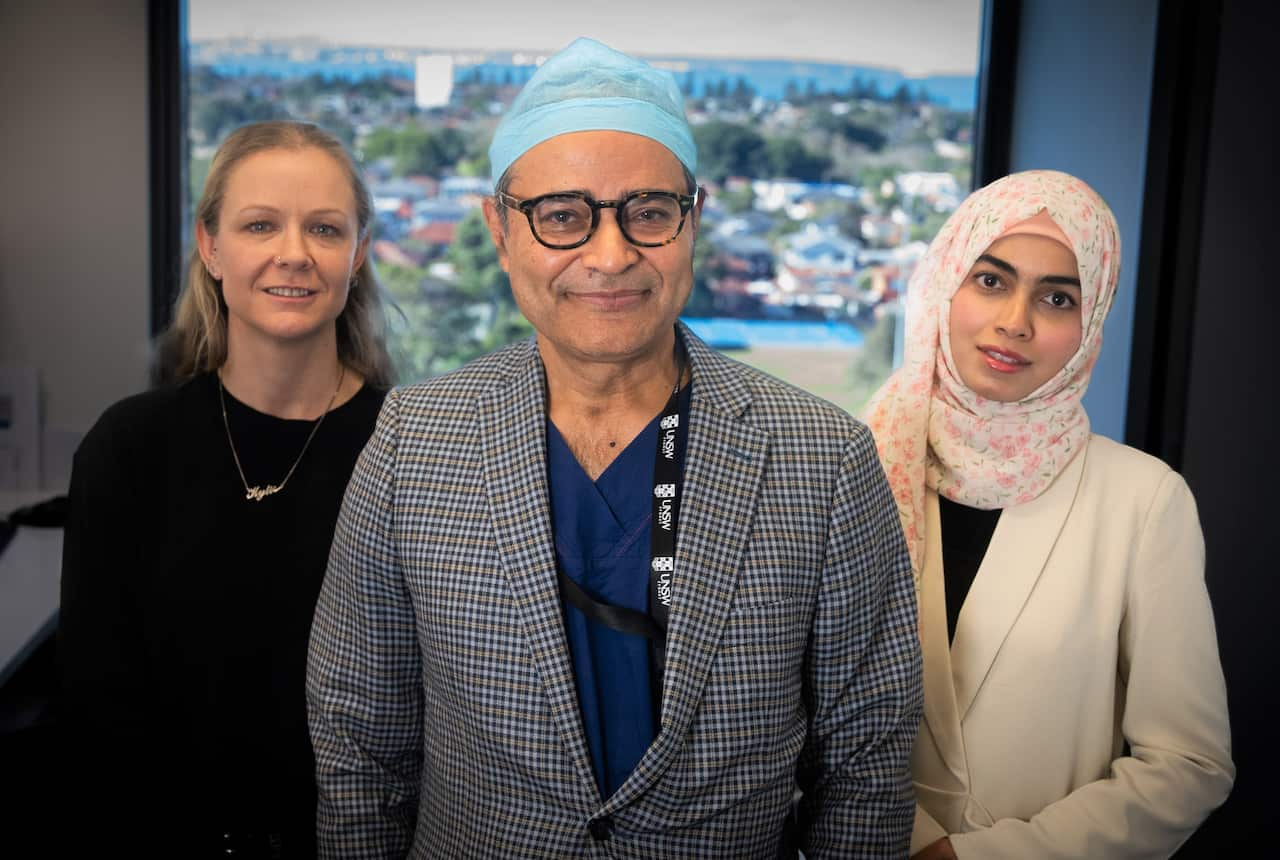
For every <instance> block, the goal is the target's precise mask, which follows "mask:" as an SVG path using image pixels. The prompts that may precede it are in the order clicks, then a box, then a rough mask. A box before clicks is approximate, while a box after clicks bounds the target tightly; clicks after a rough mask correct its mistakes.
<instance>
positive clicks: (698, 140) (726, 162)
mask: <svg viewBox="0 0 1280 860" xmlns="http://www.w3.org/2000/svg"><path fill="white" fill-rule="evenodd" d="M693 140H694V143H695V144H697V147H698V162H699V165H700V167H699V172H701V173H702V174H703V175H704V176H705V177H706V178H707V179H709V180H711V181H712V182H723V181H724V180H725V178H726V177H729V176H759V175H761V174H762V173H764V172H765V171H766V170H767V169H768V166H769V159H768V156H767V155H766V154H765V141H764V138H763V137H761V136H760V135H759V134H758V133H756V132H755V131H753V130H752V129H750V128H748V127H746V126H743V125H738V124H737V123H732V122H725V121H723V120H713V121H711V122H708V123H703V124H702V125H699V126H695V127H694V129H693Z"/></svg>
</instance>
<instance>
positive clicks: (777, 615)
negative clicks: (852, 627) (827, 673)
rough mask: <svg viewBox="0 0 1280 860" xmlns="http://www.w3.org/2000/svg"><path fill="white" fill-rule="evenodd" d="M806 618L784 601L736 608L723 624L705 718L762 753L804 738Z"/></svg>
mask: <svg viewBox="0 0 1280 860" xmlns="http://www.w3.org/2000/svg"><path fill="white" fill-rule="evenodd" d="M806 617H807V616H806V613H805V612H804V605H803V604H802V603H801V602H800V601H799V600H796V599H794V598H788V599H783V600H778V601H774V602H770V603H764V604H756V605H750V606H742V607H735V609H734V610H733V612H732V613H731V614H730V616H729V619H728V621H727V622H726V624H725V629H724V636H723V638H722V639H721V642H720V650H719V652H718V653H717V654H716V659H715V663H714V664H713V666H712V671H711V675H710V677H709V678H708V682H707V688H706V695H705V699H704V706H705V707H704V715H705V716H707V717H708V718H709V719H710V720H711V722H713V723H714V724H718V725H720V726H722V727H724V730H725V731H728V732H732V733H733V734H734V735H736V736H737V737H738V738H739V740H740V741H745V742H746V744H745V745H746V746H747V747H748V748H751V749H756V750H759V751H765V750H770V749H773V748H774V747H775V746H776V745H777V744H778V743H779V742H784V739H786V738H790V737H791V736H793V735H795V738H796V739H800V740H802V739H803V734H804V710H803V705H802V702H801V696H800V691H801V671H802V667H803V664H804V647H805V642H806V640H807V638H808V628H807V624H806ZM797 732H798V734H796V733H797ZM789 745H790V744H788V746H789Z"/></svg>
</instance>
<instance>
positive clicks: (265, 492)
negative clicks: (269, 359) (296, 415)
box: [218, 365, 347, 502]
mask: <svg viewBox="0 0 1280 860" xmlns="http://www.w3.org/2000/svg"><path fill="white" fill-rule="evenodd" d="M341 368H342V369H341V371H340V372H339V373H338V387H337V388H335V389H334V390H333V396H332V397H330V398H329V405H328V406H326V407H325V408H324V412H321V413H320V417H319V418H317V419H316V423H315V424H313V425H312V427H311V432H310V433H308V434H307V441H305V442H303V443H302V450H301V451H299V452H298V456H297V458H296V459H295V460H294V461H293V465H292V466H290V467H289V471H288V473H287V474H286V475H285V476H284V480H282V481H281V482H280V483H278V484H267V485H266V486H258V485H256V484H255V485H254V486H252V487H251V486H249V481H248V479H247V478H245V476H244V467H243V466H241V465H240V455H239V453H237V452H236V443H235V440H234V439H232V438H231V422H230V421H228V420H227V397H226V394H225V393H224V391H223V387H222V374H221V373H219V374H218V403H219V404H220V405H221V406H222V426H223V428H224V429H225V430H226V431H227V444H228V445H229V446H231V458H232V459H233V460H235V461H236V471H237V472H239V473H240V483H242V484H243V485H244V497H245V500H246V501H250V502H260V501H262V500H263V499H265V498H266V497H267V496H274V495H275V494H276V493H278V492H280V491H281V490H283V489H284V486H285V484H287V483H289V479H290V478H292V477H293V471H294V469H297V468H298V464H299V463H301V462H302V456H303V455H304V454H306V453H307V448H308V447H310V445H311V440H312V439H314V438H315V437H316V431H317V430H319V429H320V423H321V422H322V421H324V418H325V416H326V415H328V414H329V411H330V410H331V409H333V404H334V402H335V401H336V400H337V399H338V392H339V391H341V390H342V380H343V378H344V377H346V375H347V367H346V365H341Z"/></svg>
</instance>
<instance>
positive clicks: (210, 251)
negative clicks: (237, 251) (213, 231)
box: [196, 221, 222, 281]
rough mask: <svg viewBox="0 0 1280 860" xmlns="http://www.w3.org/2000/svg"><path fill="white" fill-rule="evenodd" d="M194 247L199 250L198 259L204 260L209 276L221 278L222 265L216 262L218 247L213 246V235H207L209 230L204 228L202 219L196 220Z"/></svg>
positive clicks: (216, 278) (216, 279)
mask: <svg viewBox="0 0 1280 860" xmlns="http://www.w3.org/2000/svg"><path fill="white" fill-rule="evenodd" d="M196 249H197V250H198V251H199V252H200V259H201V260H203V261H204V267H205V269H207V270H208V272H209V277H211V278H213V279H214V280H215V281H220V280H222V267H221V265H219V263H218V249H217V248H215V247H214V242H213V236H210V235H209V231H208V230H206V229H205V228H204V222H203V221H196Z"/></svg>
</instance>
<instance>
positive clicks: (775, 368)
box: [727, 346, 874, 415]
mask: <svg viewBox="0 0 1280 860" xmlns="http://www.w3.org/2000/svg"><path fill="white" fill-rule="evenodd" d="M727 354H728V355H730V356H732V357H733V358H736V359H737V360H738V361H741V362H743V363H745V364H749V365H751V366H752V367H755V368H758V369H760V370H763V371H764V372H765V373H769V374H772V375H773V376H776V377H778V378H779V379H784V380H786V381H787V382H790V383H791V384H792V385H796V386H799V387H800V388H803V389H804V390H806V391H809V392H812V393H814V394H816V395H818V396H819V397H821V398H824V399H826V400H830V401H831V402H832V403H834V404H835V405H837V406H839V407H840V408H841V409H844V410H845V411H846V412H849V413H850V414H852V415H857V414H858V412H859V410H861V409H862V407H863V406H864V405H865V404H866V402H867V399H868V398H870V396H871V394H872V393H873V391H874V388H873V387H871V386H866V385H858V384H857V383H856V382H855V381H854V380H855V375H854V373H853V372H852V368H853V366H854V364H855V363H856V362H857V361H858V359H859V357H860V356H861V354H862V350H860V349H857V348H854V349H830V348H823V349H810V348H805V347H803V346H775V347H753V348H751V349H745V350H734V351H733V352H729V353H727Z"/></svg>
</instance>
